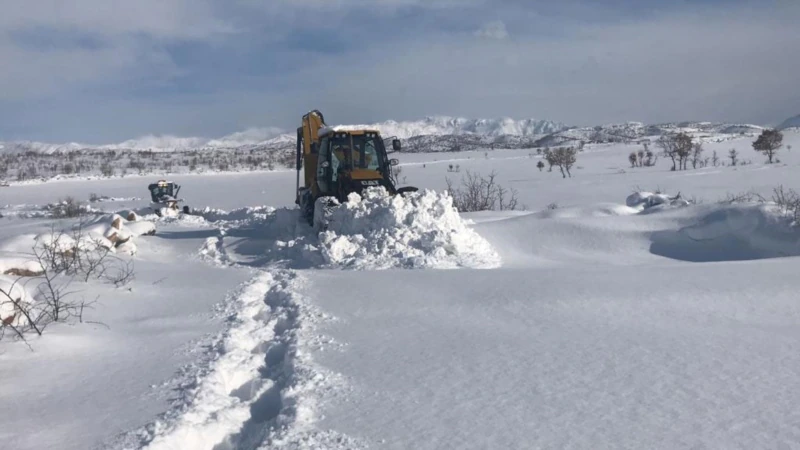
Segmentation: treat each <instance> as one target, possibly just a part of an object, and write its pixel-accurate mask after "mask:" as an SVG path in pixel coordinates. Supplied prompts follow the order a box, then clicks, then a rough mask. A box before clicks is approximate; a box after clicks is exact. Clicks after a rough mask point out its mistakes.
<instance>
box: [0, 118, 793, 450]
mask: <svg viewBox="0 0 800 450" xmlns="http://www.w3.org/2000/svg"><path fill="white" fill-rule="evenodd" d="M798 136H800V135H798V134H790V133H788V132H787V137H786V139H785V141H786V143H789V144H791V143H794V144H795V145H794V146H795V147H796V144H797V142H798V141H800V139H798ZM731 146H735V147H738V148H739V151H740V153H741V154H742V156H743V157H744V158H745V159H752V160H753V161H754V164H752V165H746V166H741V167H735V168H734V167H709V168H706V169H699V170H687V171H680V172H670V171H669V170H668V166H669V164H668V163H667V162H665V161H661V162H659V165H658V166H656V167H655V168H635V169H631V168H630V167H628V165H627V154H628V153H629V152H630V151H632V150H633V149H635V148H636V147H633V146H624V145H600V146H588V147H587V149H586V151H584V152H582V153H580V154H579V155H578V163H577V166H578V167H576V168H575V169H574V170H573V174H574V177H573V178H572V179H562V178H561V175H560V174H557V173H555V172H553V173H547V171H546V169H545V171H544V172H539V170H538V169H536V168H535V164H536V162H537V161H538V159H537V157H535V155H534V156H529V155H528V153H527V152H525V151H513V152H512V151H502V150H497V151H494V152H487V153H484V152H472V153H460V154H447V155H441V154H437V155H401V160H402V161H403V165H402V167H403V172H402V174H401V176H400V178H401V180H402V179H403V178H404V177H407V182H406V183H402V184H413V185H417V186H420V187H424V188H430V189H434V190H441V188H442V187H444V184H445V180H444V178H445V176H449V177H450V178H451V179H455V180H457V179H458V177H459V176H460V173H453V172H448V171H447V168H448V165H449V164H453V165H459V166H460V170H461V173H463V172H464V171H465V170H467V169H470V170H478V171H480V172H481V173H483V174H486V173H488V171H489V170H491V169H495V170H497V172H498V179H499V180H500V182H501V184H503V185H509V186H511V187H514V188H516V189H518V190H519V196H520V199H521V200H522V202H523V203H525V204H526V205H527V206H528V207H529V211H526V212H521V211H514V212H487V213H470V214H462V215H461V218H456V217H453V216H451V215H450V214H449V213H448V211H447V210H446V209H441V205H442V203H441V202H440V200H442V199H441V198H440V197H436V196H435V195H434V194H429V195H431V197H429V200H431V201H430V202H428V203H427V207H428V209H427V210H428V211H436V210H437V208H439V209H438V211H439V213H437V214H432V215H430V217H428V218H427V219H426V220H422V221H420V222H418V223H419V224H423V225H424V226H422V227H417V228H414V227H413V226H411V227H407V228H402V229H400V230H399V231H398V230H396V231H395V232H394V233H387V232H386V231H385V230H384V231H381V230H380V227H377V228H376V227H375V225H376V224H380V223H389V224H398V223H405V222H404V221H403V220H397V218H398V217H403V215H402V214H401V215H399V216H395V215H394V213H390V212H391V211H395V212H408V209H407V206H408V205H407V204H405V203H403V202H402V201H401V202H400V203H399V204H398V205H395V206H392V205H387V204H384V205H383V207H381V208H376V207H375V206H376V204H377V203H380V202H381V201H382V200H380V199H374V200H373V202H372V203H368V204H363V203H362V201H361V200H357V199H354V200H353V201H352V202H351V204H349V205H348V206H346V207H343V208H342V209H341V210H340V212H339V213H338V214H339V215H340V216H339V218H340V220H339V222H338V225H334V226H333V229H332V230H331V231H330V232H329V233H330V234H328V235H323V236H322V237H321V240H320V238H319V237H317V236H315V235H314V234H313V233H310V231H309V230H308V229H307V227H306V226H305V225H304V224H302V223H299V222H298V221H297V220H296V217H293V216H292V213H291V211H290V209H291V207H292V206H293V205H292V201H293V199H294V197H293V195H292V189H293V186H294V174H293V173H292V172H280V173H268V174H247V175H214V176H187V177H185V178H184V179H183V180H182V181H183V184H184V189H183V190H182V191H181V194H182V196H185V197H186V198H187V199H188V203H189V204H191V205H192V206H195V207H198V208H201V209H202V212H201V215H200V216H199V217H187V218H179V219H163V220H157V221H156V227H157V233H156V235H155V236H149V237H143V238H142V239H141V240H140V241H139V243H138V246H139V249H138V252H137V254H136V255H135V257H134V258H136V261H137V280H136V283H135V284H134V291H133V292H119V291H116V290H113V289H110V288H107V287H98V286H88V287H87V289H91V290H92V293H97V294H101V304H100V306H99V307H98V308H97V310H96V311H92V313H91V314H92V316H91V317H92V318H93V319H94V320H100V321H102V322H104V323H107V324H108V325H109V326H110V329H106V328H105V327H101V326H94V325H91V324H82V325H80V324H79V325H71V326H57V327H55V328H53V329H52V330H49V331H48V333H46V334H45V336H44V337H43V338H41V339H35V340H33V341H32V345H33V346H34V348H35V349H36V351H35V352H33V353H32V352H30V351H29V350H28V349H27V348H25V347H24V346H21V345H17V344H16V343H13V342H10V341H3V342H0V383H2V386H3V387H2V388H0V397H1V398H0V404H3V405H13V406H12V407H11V409H12V410H13V411H15V414H13V415H8V414H3V415H2V419H0V430H2V431H0V439H1V440H2V442H4V443H5V444H8V445H11V446H12V448H19V449H27V448H42V447H57V448H91V447H93V446H100V447H107V448H145V447H146V446H147V445H148V444H149V445H151V448H198V449H200V448H208V449H215V448H216V449H217V450H221V449H228V448H361V447H370V448H420V449H423V448H487V447H498V448H520V447H525V448H531V447H533V448H554V447H555V448H598V447H600V448H781V447H782V446H783V447H786V448H793V447H796V446H798V444H799V443H800V428H798V426H797V423H798V419H800V417H798V413H797V411H796V408H795V407H794V405H795V404H797V403H798V401H800V398H798V394H797V393H796V391H797V390H796V389H794V385H795V384H796V383H794V378H795V374H796V371H797V370H798V368H800V360H798V356H797V352H796V349H797V348H798V345H800V305H798V303H797V301H796V295H795V293H796V292H797V289H798V285H797V281H795V280H796V279H795V278H794V274H795V273H797V271H798V269H800V259H798V256H799V255H800V234H799V233H798V231H797V230H796V229H792V228H790V227H789V225H788V222H787V221H785V220H783V219H781V218H780V217H778V216H777V215H776V212H775V210H774V208H772V207H771V206H769V205H765V204H732V205H731V204H722V203H717V200H719V199H721V198H724V197H725V196H726V195H727V194H729V193H738V192H744V191H748V190H754V191H756V192H758V193H760V194H762V195H765V196H767V197H769V196H770V194H771V189H772V188H773V187H774V186H776V185H778V184H784V185H786V187H792V188H795V189H797V188H800V186H798V185H797V184H796V179H795V176H794V172H796V169H797V165H798V163H800V159H798V158H797V157H796V156H795V154H794V150H793V151H786V150H784V151H783V154H781V156H780V157H781V160H782V163H780V164H775V165H772V166H765V165H763V164H762V163H761V159H762V158H761V156H759V155H757V154H756V153H755V152H753V151H752V150H751V149H749V141H748V140H747V139H741V140H739V141H728V142H724V143H709V144H707V146H706V147H707V151H708V152H709V153H710V151H711V150H713V149H716V150H717V151H718V153H719V154H720V155H719V156H720V157H723V156H724V154H725V153H727V149H728V148H730V147H731ZM145 181H146V180H139V181H136V182H135V183H134V182H132V181H131V180H109V181H96V182H95V181H92V182H80V181H64V182H54V183H48V184H46V185H39V186H14V187H11V188H2V189H3V190H2V191H0V196H2V197H0V205H4V204H9V205H13V206H12V207H11V208H10V209H5V210H6V211H8V210H14V211H19V210H35V209H36V208H35V207H34V205H37V204H38V205H44V204H47V203H50V202H52V201H54V200H55V198H54V197H58V196H61V195H67V194H69V193H72V194H74V195H76V196H78V197H80V198H84V197H86V198H88V193H90V192H97V193H98V194H101V195H108V196H114V197H128V198H130V197H134V196H142V193H143V192H140V190H142V191H143V189H144V187H145V185H146V183H145ZM657 189H660V190H661V191H662V192H664V193H665V194H667V196H673V197H674V196H675V195H676V194H677V193H678V192H680V193H681V197H682V198H683V199H685V200H691V201H690V202H683V201H680V202H673V201H667V202H664V200H666V199H665V198H664V197H658V196H652V195H641V194H640V195H638V197H639V198H645V197H647V198H654V199H657V200H658V201H653V200H651V201H650V202H649V203H644V202H638V201H634V200H635V199H629V198H628V197H629V196H630V195H631V194H632V193H634V192H644V191H649V192H651V193H652V192H654V191H656V190H657ZM7 192H8V193H12V194H13V196H7V195H6V193H7ZM434 200H436V201H434ZM420 201H421V202H423V203H424V202H425V200H420ZM551 203H556V204H557V207H556V208H554V209H548V208H547V205H549V204H551ZM695 203H699V204H695ZM145 204H146V202H145ZM21 205H23V206H21ZM142 205H143V203H142V202H137V201H134V200H130V201H126V202H118V203H111V204H106V205H103V206H102V207H104V208H109V209H113V210H118V209H126V208H131V207H138V206H142ZM206 206H207V207H208V208H207V209H206V208H205V207H206ZM392 208H395V209H394V210H393V209H392ZM0 212H2V210H0ZM146 218H147V217H146ZM415 218H419V217H417V216H415ZM386 219H391V220H388V221H385V220H386ZM463 220H467V221H469V222H464V221H463ZM470 222H471V223H470ZM48 224H49V221H48V220H47V219H44V218H41V217H39V218H33V219H30V218H22V217H20V216H15V217H12V218H5V219H0V238H14V237H16V236H19V235H23V234H27V233H32V232H36V230H37V229H45V228H46V226H47V225H48ZM337 226H338V227H339V228H337ZM398 233H411V234H412V235H413V236H414V237H415V238H419V237H420V236H434V237H435V236H437V233H438V235H439V236H440V237H444V238H445V240H441V239H438V240H437V239H430V240H428V241H425V242H426V243H427V244H430V243H436V245H435V246H434V247H428V246H422V247H419V246H413V245H412V246H407V247H402V246H400V247H398V246H397V243H396V242H394V241H391V240H386V238H387V236H388V237H391V239H395V240H396V238H397V234H398ZM462 235H463V236H469V237H470V239H474V241H473V240H468V241H467V242H473V244H475V243H480V244H479V245H477V244H476V245H472V247H469V246H468V247H467V248H472V249H478V251H477V252H473V253H477V254H478V255H479V256H481V258H478V260H481V261H484V264H456V265H455V266H454V265H452V264H448V261H451V262H452V261H453V260H452V259H448V257H447V256H443V255H439V256H441V258H438V259H434V260H433V261H434V262H435V264H411V265H408V264H403V263H402V261H406V259H404V256H405V255H413V254H414V251H416V250H419V249H423V250H422V253H423V254H424V255H426V256H427V257H430V256H431V255H436V252H437V251H438V250H437V249H443V248H450V247H449V245H448V244H447V239H451V240H452V239H453V237H455V236H462ZM315 239H316V241H315ZM382 239H383V240H382ZM339 242H343V243H344V244H342V245H341V247H345V248H352V249H354V250H355V252H350V251H349V250H348V251H346V252H342V253H337V252H333V253H334V254H336V255H344V256H345V257H343V258H338V259H336V260H335V261H334V262H336V264H331V262H332V260H331V259H330V258H329V259H325V257H324V254H325V249H326V248H327V249H328V250H329V251H330V249H339V246H340V244H338V243H339ZM387 242H392V247H391V248H392V249H393V251H394V253H382V251H374V252H369V253H367V254H364V255H359V253H358V252H361V251H363V250H362V249H363V248H366V247H368V246H369V245H377V247H374V248H376V249H381V248H388V247H385V245H386V243H387ZM410 242H413V239H412V240H405V241H403V240H401V241H400V243H404V244H408V243H410ZM354 244H355V245H354ZM326 245H327V247H326ZM381 246H384V247H381ZM398 250H399V252H398ZM337 251H338V250H337ZM381 255H382V256H381ZM398 255H399V257H398ZM354 256H356V257H354ZM376 256H380V257H377V258H376ZM411 260H412V261H414V258H412V259H411ZM423 260H424V259H423ZM457 260H458V259H456V261H457ZM471 261H475V259H474V258H473V259H471ZM487 261H488V262H490V264H485V262H487ZM452 267H458V268H457V269H456V270H441V269H442V268H452ZM409 268H412V269H413V270H408V269H409ZM478 268H480V269H478ZM352 269H357V270H352ZM379 269H380V270H379ZM419 269H423V270H419ZM247 280H249V281H247ZM214 305H217V306H216V307H214ZM42 367H46V370H42ZM171 390H174V391H171ZM31 398H33V399H35V400H36V401H30V399H31ZM168 399H170V400H171V401H168ZM42 404H46V405H48V407H47V408H42V407H41V405H42ZM76 405H77V406H76ZM42 423H47V424H48V426H47V427H42V426H41V424H42ZM218 444H219V445H218Z"/></svg>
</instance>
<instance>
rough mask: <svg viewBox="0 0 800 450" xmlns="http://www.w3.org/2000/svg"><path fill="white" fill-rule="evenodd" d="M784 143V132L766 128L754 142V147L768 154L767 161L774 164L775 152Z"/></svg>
mask: <svg viewBox="0 0 800 450" xmlns="http://www.w3.org/2000/svg"><path fill="white" fill-rule="evenodd" d="M782 145H783V134H782V133H781V132H780V131H778V130H769V129H767V130H764V131H763V132H761V135H760V136H759V137H758V139H756V141H755V142H753V149H754V150H755V151H757V152H760V153H763V154H764V155H766V156H767V163H768V164H772V160H773V158H774V157H775V154H776V153H778V149H779V148H781V146H782Z"/></svg>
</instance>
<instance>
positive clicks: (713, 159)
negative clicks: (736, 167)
mask: <svg viewBox="0 0 800 450" xmlns="http://www.w3.org/2000/svg"><path fill="white" fill-rule="evenodd" d="M711 164H713V165H714V167H717V166H718V165H719V156H717V151H716V150H714V153H713V154H712V155H711Z"/></svg>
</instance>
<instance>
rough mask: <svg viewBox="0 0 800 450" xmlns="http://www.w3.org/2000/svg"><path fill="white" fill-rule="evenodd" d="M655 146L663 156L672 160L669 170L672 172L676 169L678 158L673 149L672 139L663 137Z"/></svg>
mask: <svg viewBox="0 0 800 450" xmlns="http://www.w3.org/2000/svg"><path fill="white" fill-rule="evenodd" d="M656 145H657V146H658V147H660V148H661V150H662V152H663V155H664V156H668V157H669V159H671V160H672V168H671V169H670V170H672V171H674V170H675V169H676V162H677V160H676V158H677V157H678V152H677V151H676V149H675V147H676V142H675V139H674V137H673V136H668V135H663V136H661V137H660V138H658V140H657V141H656Z"/></svg>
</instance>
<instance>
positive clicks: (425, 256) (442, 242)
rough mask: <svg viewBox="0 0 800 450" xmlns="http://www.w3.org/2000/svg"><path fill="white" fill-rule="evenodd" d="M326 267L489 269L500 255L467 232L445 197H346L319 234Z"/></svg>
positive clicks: (376, 191) (376, 192) (378, 193)
mask: <svg viewBox="0 0 800 450" xmlns="http://www.w3.org/2000/svg"><path fill="white" fill-rule="evenodd" d="M319 241H320V251H321V252H322V255H323V257H324V258H325V261H326V263H328V264H331V265H334V266H338V267H347V268H354V269H385V268H391V267H405V268H456V267H469V268H494V267H498V266H499V265H500V256H499V255H498V254H497V253H496V252H495V251H494V249H492V247H491V245H490V244H489V243H488V242H487V241H486V240H485V239H483V238H482V237H481V236H479V235H478V234H477V233H476V232H475V231H473V230H472V229H471V228H469V227H468V226H467V224H466V222H465V221H464V220H463V219H462V218H461V216H460V215H459V214H458V211H457V210H456V208H455V207H454V206H453V200H452V198H451V197H450V196H449V195H447V194H446V193H436V192H434V191H424V192H417V193H413V194H408V195H406V196H399V195H398V196H389V195H388V194H387V192H386V191H385V190H384V189H383V188H373V189H369V190H367V191H365V193H364V196H363V197H361V196H359V195H358V194H355V193H353V194H350V197H349V198H348V201H347V202H345V203H343V204H342V205H339V206H338V207H336V208H334V209H333V211H332V213H331V216H330V223H329V226H328V229H327V230H326V231H324V232H322V233H320V235H319Z"/></svg>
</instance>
